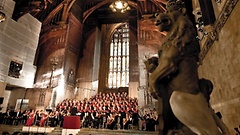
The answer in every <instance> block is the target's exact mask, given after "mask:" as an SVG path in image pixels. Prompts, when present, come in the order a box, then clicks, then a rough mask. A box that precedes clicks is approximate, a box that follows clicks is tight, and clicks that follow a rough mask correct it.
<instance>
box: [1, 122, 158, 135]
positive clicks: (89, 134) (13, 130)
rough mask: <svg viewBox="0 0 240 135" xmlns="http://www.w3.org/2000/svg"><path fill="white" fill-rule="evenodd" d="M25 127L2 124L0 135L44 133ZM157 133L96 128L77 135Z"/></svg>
mask: <svg viewBox="0 0 240 135" xmlns="http://www.w3.org/2000/svg"><path fill="white" fill-rule="evenodd" d="M23 127H24V126H22V125H19V126H11V125H4V124H0V134H2V133H3V132H8V133H9V134H10V135H12V134H13V133H16V132H21V133H23V135H41V134H42V135H43V134H44V133H33V132H30V133H28V132H26V131H22V129H23ZM157 134H158V133H157V132H150V131H140V130H137V129H130V130H122V129H121V130H110V129H95V128H81V129H80V132H78V134H77V135H157ZM44 135H62V128H60V127H54V130H52V132H50V133H45V134H44Z"/></svg>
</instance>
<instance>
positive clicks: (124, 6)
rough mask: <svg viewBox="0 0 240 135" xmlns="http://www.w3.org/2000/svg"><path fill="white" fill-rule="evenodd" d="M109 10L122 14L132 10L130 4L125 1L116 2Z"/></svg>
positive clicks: (117, 0)
mask: <svg viewBox="0 0 240 135" xmlns="http://www.w3.org/2000/svg"><path fill="white" fill-rule="evenodd" d="M109 8H111V10H112V11H113V12H117V11H120V12H121V13H125V12H126V11H127V10H130V9H131V8H130V7H129V5H128V2H127V1H125V0H116V1H114V2H113V3H112V4H111V5H110V6H109Z"/></svg>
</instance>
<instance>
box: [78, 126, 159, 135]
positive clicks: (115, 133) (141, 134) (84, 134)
mask: <svg viewBox="0 0 240 135" xmlns="http://www.w3.org/2000/svg"><path fill="white" fill-rule="evenodd" d="M157 134H158V133H157V132H150V131H140V130H110V129H93V128H83V129H81V130H80V132H79V133H78V135H157Z"/></svg>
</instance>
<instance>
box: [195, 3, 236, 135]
mask: <svg viewBox="0 0 240 135" xmlns="http://www.w3.org/2000/svg"><path fill="white" fill-rule="evenodd" d="M239 13H240V2H238V3H237V4H236V6H235V8H234V9H233V11H232V13H231V15H230V16H229V18H228V20H227V22H226V23H225V25H224V26H223V28H222V29H221V31H220V33H219V40H218V41H215V42H214V44H213V45H212V47H211V48H210V50H209V51H208V53H207V55H206V56H205V58H204V59H203V61H202V64H201V65H200V67H199V76H200V77H203V78H207V79H210V80H211V81H212V82H213V84H214V90H213V93H212V95H211V100H210V102H211V104H212V107H213V109H214V110H215V112H218V111H220V112H221V114H222V116H223V118H222V120H223V121H224V123H225V124H226V125H227V127H228V128H229V129H230V132H231V134H234V128H235V127H238V126H239V125H240V83H239V82H240V38H239V34H240V25H239V24H238V20H237V19H238V18H239Z"/></svg>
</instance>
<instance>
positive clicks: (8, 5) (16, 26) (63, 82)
mask: <svg viewBox="0 0 240 135" xmlns="http://www.w3.org/2000/svg"><path fill="white" fill-rule="evenodd" d="M179 1H181V0H0V114H1V118H0V125H2V124H3V125H4V124H6V125H7V124H10V125H12V124H16V121H17V120H15V119H5V118H6V117H5V114H6V113H7V112H8V111H10V112H12V113H14V112H17V111H19V110H20V111H21V112H25V111H30V110H31V111H32V110H34V111H36V112H38V111H39V112H40V111H43V112H44V114H47V113H48V115H50V114H51V113H53V112H54V111H56V110H58V111H59V112H58V113H61V111H62V110H64V111H66V113H72V108H73V107H76V108H77V109H76V112H75V113H76V114H79V115H81V113H82V112H84V111H89V110H90V111H94V110H97V113H100V112H101V111H103V110H104V111H106V110H107V111H110V112H114V114H113V115H115V114H116V112H120V111H123V112H125V111H127V112H131V114H129V115H131V116H132V117H135V115H132V113H133V114H134V113H137V116H138V117H140V118H136V119H137V120H136V121H137V122H136V121H133V122H131V123H130V124H129V125H128V126H126V127H125V126H124V125H121V124H120V125H121V126H119V127H118V125H117V124H119V123H117V124H116V125H114V126H112V127H111V126H110V124H109V126H108V127H109V128H112V129H118V128H124V127H125V128H130V127H131V129H134V128H136V129H138V130H142V131H144V130H145V131H158V130H159V129H161V128H162V125H161V122H159V119H158V120H156V122H155V124H154V125H156V126H155V127H151V126H148V125H147V124H146V121H145V122H139V121H140V120H143V117H144V116H145V115H146V114H145V113H148V116H149V117H150V116H151V117H160V116H161V112H162V111H163V112H164V109H163V108H164V102H165V101H164V99H165V98H164V92H163V94H162V95H161V94H160V96H159V95H157V96H156V95H155V96H156V97H155V96H154V95H153V93H152V90H154V89H155V88H156V87H154V86H152V84H153V83H152V79H153V78H154V75H155V74H154V73H155V72H157V70H158V69H159V68H158V67H159V65H161V64H162V63H163V64H164V62H165V61H164V60H162V59H160V56H161V53H162V52H163V53H162V55H171V54H170V53H171V52H170V53H166V52H165V53H166V54H164V49H162V50H161V49H160V48H164V47H162V46H163V44H164V43H166V42H167V41H169V40H171V39H170V38H167V37H168V35H170V34H171V33H170V32H168V31H170V30H171V28H172V27H173V25H169V24H171V23H174V21H175V22H177V21H176V20H174V19H176V18H178V16H173V15H172V16H171V13H170V11H169V9H168V8H167V7H168V6H169V7H170V6H172V5H175V6H176V5H177V4H179ZM168 3H170V4H169V5H168ZM181 3H183V4H184V9H185V10H182V9H181V12H183V11H186V12H184V13H185V14H184V16H187V17H188V19H189V21H190V22H191V24H192V25H193V28H192V31H196V36H195V37H194V41H195V39H196V42H197V43H196V44H197V45H199V54H198V55H197V57H198V58H197V59H198V61H197V65H196V66H197V67H196V69H197V71H196V72H195V71H193V70H192V69H191V68H189V71H190V72H191V73H192V74H195V75H196V76H197V77H198V78H199V79H201V78H204V79H207V80H210V82H211V84H212V91H211V92H209V93H208V98H207V100H208V102H209V106H211V108H212V111H214V112H215V113H216V114H218V116H219V115H220V116H219V117H221V121H222V122H223V123H224V124H225V125H226V127H227V128H228V129H229V132H230V134H231V135H233V134H238V135H240V131H239V130H240V38H239V37H238V36H239V34H240V25H239V24H238V21H237V20H238V19H239V13H240V3H239V2H238V0H182V1H181ZM177 6H178V5H177ZM173 10H174V9H173ZM179 11H180V10H179ZM172 12H174V11H172ZM162 13H165V16H164V15H162V16H161V15H160V14H162ZM166 14H170V15H169V16H167V15H166ZM158 17H159V18H161V17H162V18H164V17H165V18H164V19H162V18H161V19H162V20H161V21H162V22H160V21H156V20H157V19H158ZM168 17H169V18H170V19H169V18H168ZM171 19H172V20H171ZM164 21H165V22H164ZM160 24H162V25H168V26H166V27H164V26H162V27H163V28H162V29H163V30H162V31H161V30H159V29H161V28H160V26H158V25H160ZM180 25H181V23H179V26H180ZM192 25H191V26H192ZM167 27H170V28H167ZM187 27H190V26H187ZM173 28H174V27H173ZM180 29H181V28H180ZM181 30H182V31H184V30H186V29H185V28H183V29H181ZM181 30H179V31H181ZM192 31H190V32H189V33H187V34H188V36H194V35H191V34H192ZM169 33H170V34H169ZM173 34H174V33H173ZM174 36H175V37H178V38H179V39H180V38H184V37H181V36H182V35H180V36H179V35H174ZM183 40H185V39H183ZM173 42H174V41H173ZM176 42H177V41H176ZM191 42H192V41H191ZM169 46H171V45H169ZM177 46H181V45H177ZM186 46H187V45H186ZM192 48H193V47H192ZM192 48H191V49H188V50H187V51H189V50H191V51H192V50H193V49H192ZM181 49H183V50H184V47H183V48H181ZM181 49H179V51H181ZM185 50H186V49H185ZM180 53H185V52H180ZM189 55H190V54H189ZM192 55H194V54H192ZM158 57H159V58H158ZM161 57H168V56H161ZM187 57H190V56H187ZM150 58H156V59H157V60H158V61H157V65H156V67H155V68H156V70H155V71H153V72H152V71H149V67H148V66H147V64H146V61H149V60H150ZM169 59H170V58H169ZM151 60H153V59H151ZM161 60H162V61H161ZM166 61H167V60H166ZM179 65H181V64H178V66H179ZM155 68H154V69H155ZM184 68H185V69H188V68H187V66H185V67H183V69H182V70H184ZM159 70H160V69H159ZM163 70H165V68H163ZM166 70H167V69H166ZM169 70H172V69H169ZM160 72H161V71H159V72H158V73H160ZM169 72H170V71H169ZM178 72H180V71H178ZM178 72H177V71H176V72H174V74H173V75H172V76H167V77H168V79H169V78H170V79H171V77H175V76H178V75H177V74H178ZM153 74H154V75H153ZM175 74H176V75H175ZM159 76H160V75H159ZM159 76H158V77H159ZM181 77H182V76H180V77H179V78H181ZM182 78H184V77H182ZM157 79H158V78H156V81H157ZM188 79H189V78H188ZM158 80H159V82H160V81H161V80H160V79H158ZM163 82H164V81H162V83H163ZM168 84H170V85H167V84H166V85H165V84H164V83H163V85H164V86H168V87H171V82H170V83H168ZM178 84H180V85H187V83H185V82H184V80H183V81H180V82H178ZM155 85H156V84H155ZM159 87H161V86H160V84H159ZM168 87H167V88H166V89H168ZM173 87H174V86H173ZM181 88H182V87H180V88H175V89H181ZM159 89H161V88H159ZM163 89H164V88H163ZM169 89H170V88H169ZM164 90H165V89H164ZM156 91H157V90H156ZM190 93H191V92H190ZM191 94H192V93H191ZM193 95H194V94H193ZM161 98H162V100H161ZM168 99H170V97H168ZM167 102H170V101H167ZM189 102H191V101H188V102H186V104H188V103H189ZM171 105H172V102H171ZM192 107H193V108H198V109H199V110H200V111H199V113H202V112H203V113H204V112H206V111H205V110H204V108H201V106H197V105H192ZM99 108H100V110H98V109H99ZM179 108H180V106H179ZM172 110H173V111H174V107H172ZM68 111H69V112H68ZM99 111H100V112H99ZM45 112H46V113H45ZM180 112H181V111H180ZM29 113H30V114H31V112H29ZM95 113H96V112H95ZM174 113H175V111H174ZM178 114H179V113H178ZM66 115H67V114H66ZM127 115H128V113H127ZM154 115H155V116H154ZM193 115H196V114H195V113H194V114H193ZM119 116H120V115H119ZM81 117H82V118H85V116H80V119H81ZM176 117H177V118H178V116H176ZM133 119H134V118H133ZM163 119H164V118H163ZM165 119H168V118H165ZM165 119H164V120H165ZM81 120H82V121H81V124H82V125H81V128H84V127H89V123H87V122H85V123H84V121H83V119H81ZM124 120H128V119H127V116H126V117H125V118H124ZM124 120H123V121H124ZM179 120H180V119H179ZM105 121H106V122H107V123H106V124H108V120H105ZM120 121H121V120H120ZM180 121H181V120H180ZM18 122H19V121H18ZM34 122H35V123H34V124H36V121H34ZM19 123H21V124H22V125H24V126H25V125H26V124H28V120H27V119H26V120H25V121H24V122H23V123H22V121H21V122H19ZM49 123H50V125H51V124H52V123H51V122H49ZM49 123H47V124H49ZM123 123H124V122H123ZM139 123H141V124H139ZM142 123H145V124H142ZM183 123H184V122H183ZM39 124H40V126H41V122H40V123H38V125H39ZM44 124H45V125H44V126H46V125H47V124H46V122H45V123H44ZM55 124H56V123H55ZM184 124H185V123H184ZM30 125H33V123H31V124H30ZM99 125H100V126H99ZM150 125H151V124H150ZM164 125H167V124H164ZM90 126H91V127H94V126H96V128H100V127H101V128H106V127H104V124H102V123H97V124H96V122H92V123H90ZM134 126H135V127H134ZM186 126H187V125H186ZM0 128H1V127H0ZM190 129H191V128H190ZM0 131H3V130H2V129H1V130H0ZM163 132H164V131H163ZM195 133H197V134H198V132H195ZM139 134H140V133H139ZM150 134H151V133H150ZM159 134H160V133H159Z"/></svg>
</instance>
